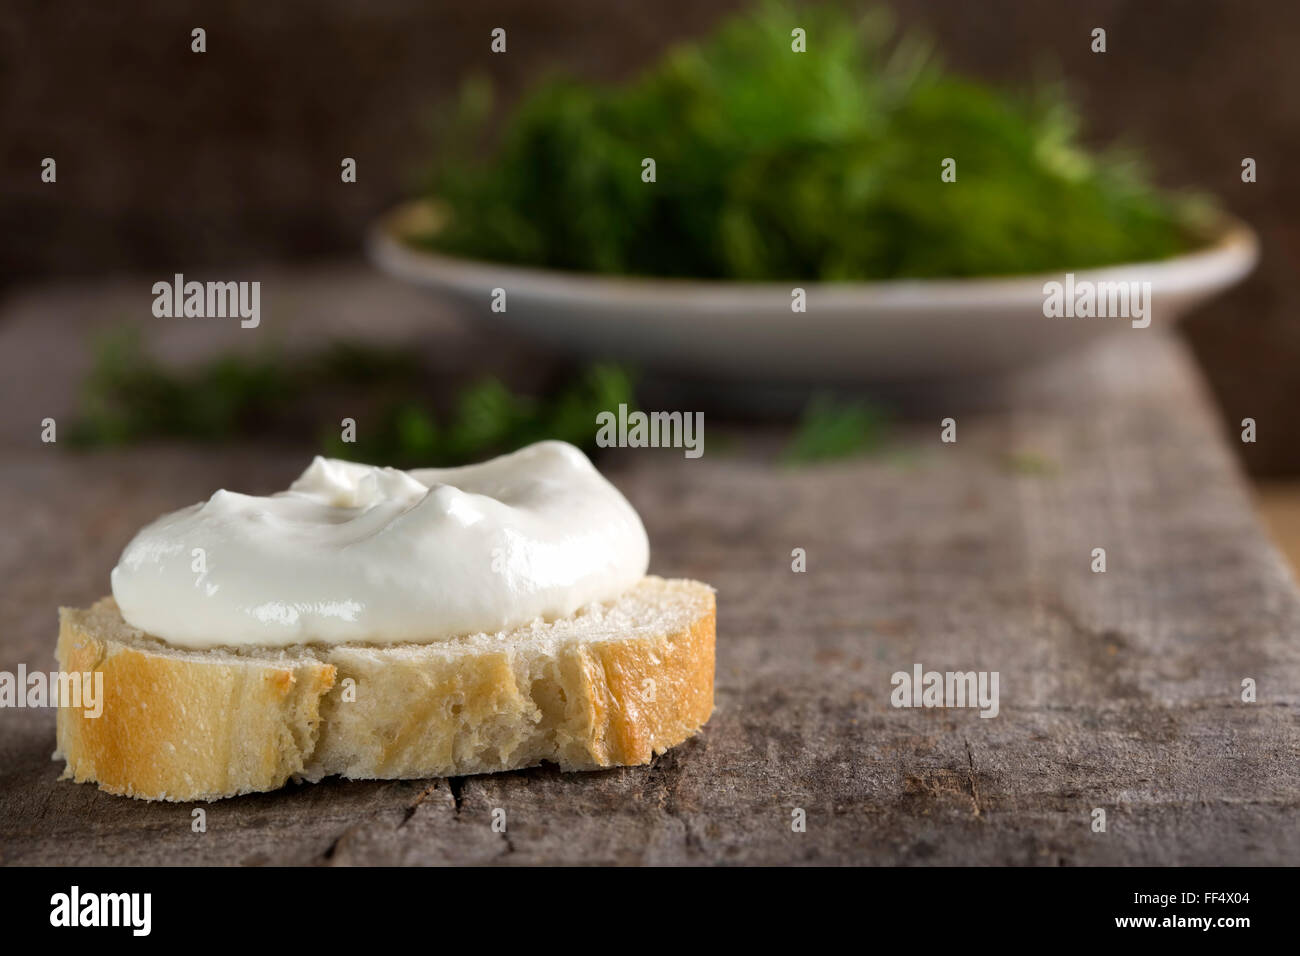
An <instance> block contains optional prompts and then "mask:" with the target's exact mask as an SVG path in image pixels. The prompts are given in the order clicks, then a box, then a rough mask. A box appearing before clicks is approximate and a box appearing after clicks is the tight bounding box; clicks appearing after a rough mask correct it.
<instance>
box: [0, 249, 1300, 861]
mask: <svg viewBox="0 0 1300 956" xmlns="http://www.w3.org/2000/svg"><path fill="white" fill-rule="evenodd" d="M279 280H280V281H279V283H278V285H277V284H275V283H264V285H273V286H274V287H275V288H276V289H279V290H280V292H279V294H280V295H281V296H282V299H281V301H282V302H287V301H289V300H290V299H293V300H294V301H296V302H297V303H298V305H297V307H296V308H297V311H298V312H299V313H309V314H310V316H311V318H310V322H311V323H312V324H311V326H310V327H311V328H313V329H319V328H322V327H326V328H332V327H333V325H331V323H334V324H335V325H347V324H348V323H349V321H351V317H352V316H355V315H358V314H367V310H368V309H369V310H373V313H374V314H382V315H386V316H388V317H389V318H390V319H393V318H394V317H396V321H397V322H398V324H399V325H400V324H401V323H402V322H408V324H409V327H411V328H414V327H416V326H417V325H419V327H420V328H422V329H425V330H426V331H427V330H429V329H433V330H434V332H435V334H437V335H441V336H444V338H442V339H440V341H441V342H442V343H443V347H442V348H441V351H440V354H441V355H443V357H444V358H445V359H446V360H447V361H448V362H449V363H450V364H452V365H456V364H457V363H460V364H461V365H463V364H465V363H472V362H473V361H474V356H475V354H477V353H475V352H473V350H472V349H469V345H468V343H470V342H472V341H473V340H474V337H473V336H472V335H467V334H466V333H464V332H463V330H458V329H459V327H457V326H455V325H454V324H453V323H451V322H450V321H448V320H447V319H446V317H441V318H438V319H436V321H435V320H432V319H430V318H429V314H428V311H427V307H426V305H425V303H424V302H423V300H421V299H419V298H418V297H416V296H413V295H412V294H411V293H409V292H407V291H406V290H404V289H401V288H400V287H396V286H394V285H392V284H391V283H388V282H386V281H384V280H382V279H379V278H377V277H373V276H371V275H370V274H369V273H368V272H366V271H365V270H364V269H360V268H350V269H342V270H330V271H328V272H323V273H318V272H309V273H306V274H302V273H286V274H283V275H281V276H279ZM139 285H140V286H141V287H142V288H144V289H147V287H148V284H147V283H146V282H143V280H142V281H141V283H140V284H139ZM142 295H143V293H142V292H141V291H140V289H138V288H136V284H131V283H124V284H117V285H98V286H89V287H82V288H78V289H73V290H71V291H69V290H66V289H65V290H44V291H40V290H38V291H37V292H34V293H31V294H28V295H24V296H21V297H18V298H16V299H12V300H11V301H10V302H9V303H8V306H7V307H6V309H5V313H4V316H3V318H0V354H2V355H3V362H4V386H3V387H4V389H5V391H4V393H3V395H2V396H0V397H3V400H4V402H5V406H4V407H5V408H6V416H5V417H6V419H7V423H6V425H5V428H4V431H3V433H2V434H0V440H2V441H3V446H2V447H3V449H4V450H3V455H4V466H3V471H2V472H0V483H2V484H0V527H4V528H5V534H4V536H3V537H2V538H0V580H3V582H4V583H3V587H2V592H3V597H2V599H0V620H3V621H4V625H5V626H4V628H3V631H2V632H0V669H4V670H9V671H13V670H15V669H16V667H17V664H18V663H19V662H20V661H21V662H24V663H26V664H27V666H28V667H29V668H36V667H43V668H46V669H48V668H50V667H52V666H53V656H52V653H51V651H52V648H53V643H54V633H55V608H56V607H57V606H58V605H59V604H79V603H85V602H88V601H90V600H92V599H94V598H95V597H97V596H98V595H99V594H101V593H103V592H104V591H105V590H106V588H107V577H108V571H109V569H110V568H111V567H112V565H113V563H114V562H115V560H116V557H117V554H118V553H119V551H120V549H121V547H122V546H123V544H124V543H125V542H126V540H127V539H128V538H129V536H130V534H131V533H132V532H133V531H134V530H135V528H136V527H138V526H139V525H140V524H142V523H143V522H145V521H147V520H148V519H150V518H152V517H154V516H155V515H156V514H157V513H159V512H161V511H162V510H164V509H168V508H173V507H178V506H180V505H183V504H187V503H189V502H192V501H196V500H199V499H201V498H204V497H206V496H207V495H208V494H209V493H210V492H211V491H212V490H213V489H214V488H215V487H217V486H218V485H224V486H226V487H234V488H238V489H240V490H247V491H253V492H265V491H269V490H272V489H274V488H278V487H283V485H284V482H285V481H287V480H288V479H289V478H291V477H292V476H293V475H294V474H295V473H296V472H297V471H298V470H299V469H300V468H301V467H302V466H303V464H304V457H303V456H304V452H303V451H302V450H267V449H265V448H255V447H245V446H240V447H236V448H209V449H195V448H178V447H162V448H152V449H137V450H131V451H127V452H118V453H97V454H94V455H87V456H78V455H75V454H73V453H71V452H68V451H66V450H64V449H62V448H55V447H51V446H42V445H40V444H39V442H38V441H37V439H36V436H37V433H38V425H37V423H38V422H39V419H40V417H41V416H42V415H43V414H54V413H55V411H56V410H58V409H60V408H66V406H67V403H68V402H69V401H70V399H69V395H70V394H71V392H70V389H71V383H73V382H74V381H75V377H76V376H75V374H74V373H75V372H76V371H77V370H78V369H79V368H80V367H82V365H84V340H85V336H86V334H87V330H88V329H89V328H91V327H93V326H94V325H95V324H96V323H100V322H105V321H109V320H110V319H109V318H108V317H110V316H112V315H113V314H114V312H115V310H117V309H122V308H125V309H138V308H140V305H139V303H140V296H142ZM295 296H296V297H297V298H296V299H294V297H295ZM146 301H147V300H146ZM292 311H294V310H293V309H289V308H287V307H286V308H285V309H284V313H285V314H288V313H289V312H292ZM265 314H267V315H272V314H274V313H272V312H270V311H267V312H266V313H265ZM304 321H306V320H304ZM420 323H423V324H422V325H421V324H420ZM303 327H305V326H299V328H303ZM190 331H191V330H189V329H186V330H183V332H182V333H177V334H183V335H188V334H190ZM166 334H168V335H170V334H172V333H171V331H170V327H169V331H168V332H167V333H166ZM205 334H206V333H205ZM221 334H228V333H225V332H223V333H221ZM936 401H937V404H939V405H943V404H944V403H945V402H946V403H947V405H946V407H945V408H943V409H938V408H936V411H935V412H934V414H933V415H930V413H929V412H927V413H926V414H927V416H928V417H927V418H924V419H922V420H920V421H919V422H917V423H914V424H912V425H908V426H904V427H903V428H902V430H901V433H900V436H899V441H898V445H897V447H896V448H895V449H894V450H892V451H891V452H890V453H887V454H884V455H880V456H875V457H872V458H868V459H864V460H859V461H853V462H840V463H835V464H829V465H824V466H817V467H805V468H797V469H796V468H788V467H785V466H781V465H779V464H776V463H775V461H774V458H775V452H776V450H777V448H778V447H779V440H780V436H781V433H780V430H779V429H773V428H771V427H764V428H757V427H733V428H732V429H730V430H728V429H726V428H724V427H723V426H722V425H718V426H713V425H712V423H711V422H707V421H706V426H707V427H706V433H705V434H706V446H705V447H706V451H705V454H704V457H703V458H701V459H698V460H686V459H685V458H684V457H683V456H682V455H681V454H680V452H674V451H671V450H628V451H621V452H618V453H615V454H613V455H611V456H609V457H607V458H606V459H604V460H603V461H602V467H604V468H605V470H606V471H607V473H608V474H609V475H610V476H611V477H612V478H613V480H614V481H615V482H616V483H617V484H618V485H619V486H620V487H621V488H622V489H623V490H624V491H625V493H626V494H627V495H628V496H629V497H630V498H631V500H632V502H633V504H635V505H636V507H637V508H638V509H639V510H640V512H641V514H642V515H643V516H644V518H645V523H646V526H647V529H648V531H649V533H650V538H651V541H652V544H653V557H652V570H654V571H655V572H657V573H660V574H665V575H682V576H689V577H695V578H699V579H702V580H705V581H708V582H711V583H712V584H713V585H715V586H716V587H717V589H718V608H719V609H718V669H717V710H716V712H715V714H714V716H713V719H712V720H711V721H710V722H709V724H708V726H707V728H706V729H705V731H704V733H703V734H702V735H701V736H700V737H699V738H697V739H695V740H693V741H691V742H690V743H688V744H686V745H684V746H682V747H679V748H677V749H675V750H673V751H671V752H669V753H668V754H666V755H665V756H663V757H662V758H660V759H658V760H656V761H655V763H654V764H653V765H651V766H649V767H638V768H629V769H619V770H612V771H609V772H603V773H596V774H582V775H572V776H566V775H562V774H560V773H558V772H556V771H554V770H553V769H549V768H540V769H535V770H530V771H526V772H519V773H510V774H503V775H498V776H485V777H472V778H464V779H459V780H445V779H440V780H419V781H393V782H341V781H328V782H325V783H322V784H319V785H316V786H291V787H290V788H288V789H286V790H284V791H282V792H279V793H273V794H264V795H254V796H248V797H243V798H239V799H235V800H228V801H222V802H218V803H215V804H211V805H206V806H205V807H204V809H205V811H206V823H207V830H206V832H204V833H197V832H194V831H193V829H192V826H191V824H192V810H193V809H194V807H193V806H191V805H184V804H176V805H173V804H146V803H139V802H135V801H132V800H128V799H122V798H117V797H112V796H108V795H106V794H102V793H100V792H98V791H97V790H96V789H94V788H93V787H90V786H78V785H74V784H71V783H68V782H59V781H58V780H57V779H56V778H57V776H58V772H59V770H60V769H61V765H59V764H55V763H53V762H51V760H50V754H51V751H52V750H53V746H54V730H53V728H54V715H53V712H51V711H48V710H46V711H33V710H3V711H0V861H2V862H5V863H29V864H30V863H180V864H187V863H194V864H199V863H209V864H212V863H222V864H225V863H230V864H236V863H241V864H267V863H313V862H316V863H327V864H346V863H493V862H504V863H543V862H566V863H567V862H574V863H577V862H588V863H653V864H662V863H719V862H720V863H789V862H797V863H805V862H807V863H813V862H817V863H872V864H894V863H927V864H934V863H960V864H965V863H973V864H979V863H1014V864H1043V865H1053V866H1054V865H1077V864H1135V863H1154V864H1230V863H1258V864H1283V863H1295V862H1296V861H1297V860H1300V827H1297V826H1296V825H1295V823H1296V811H1297V804H1298V803H1300V719H1298V718H1300V711H1298V707H1300V695H1298V693H1297V688H1300V642H1298V637H1300V599H1298V595H1297V590H1296V586H1295V582H1294V580H1293V579H1292V577H1291V575H1290V572H1289V571H1288V570H1287V568H1286V566H1285V565H1284V564H1283V562H1282V561H1281V559H1280V558H1279V556H1278V554H1277V553H1276V552H1275V550H1274V549H1273V548H1272V547H1271V545H1270V544H1269V543H1268V542H1267V540H1266V538H1265V537H1264V535H1263V533H1262V532H1261V530H1260V527H1259V525H1258V522H1257V519H1256V517H1255V515H1254V513H1253V512H1252V510H1251V508H1250V505H1249V502H1248V498H1247V495H1246V492H1245V490H1244V487H1243V481H1242V477H1241V475H1240V474H1239V472H1238V470H1237V468H1236V465H1235V464H1234V461H1233V458H1232V455H1231V452H1230V450H1229V449H1228V447H1227V445H1226V441H1227V440H1232V439H1234V438H1235V436H1233V435H1224V434H1223V433H1221V431H1220V428H1219V426H1218V424H1217V420H1216V419H1215V417H1214V415H1213V413H1212V411H1211V409H1210V407H1209V405H1208V402H1207V398H1206V394H1205V392H1204V390H1203V388H1202V387H1201V384H1200V381H1199V377H1198V374H1197V372H1196V371H1195V369H1194V368H1193V367H1192V365H1191V364H1190V362H1189V360H1188V357H1187V354H1186V352H1185V351H1184V349H1183V348H1182V347H1181V346H1180V345H1179V344H1178V343H1177V342H1176V341H1175V340H1172V339H1169V338H1165V337H1162V336H1159V335H1157V334H1155V333H1152V332H1149V331H1145V330H1143V331H1137V332H1134V333H1133V334H1121V335H1118V336H1116V337H1115V339H1114V340H1113V341H1112V342H1110V343H1108V344H1106V345H1103V346H1102V347H1100V348H1098V349H1095V350H1093V351H1091V352H1088V353H1086V354H1081V355H1078V356H1075V357H1072V358H1071V359H1069V360H1068V361H1065V362H1063V363H1060V364H1058V365H1056V366H1053V367H1050V368H1046V369H1043V370H1041V371H1040V372H1038V373H1035V374H1033V375H1031V376H1028V377H1025V378H1022V379H1020V380H1018V381H1015V382H1009V383H1005V384H1004V385H1003V386H1000V387H999V388H997V389H996V390H991V391H990V390H986V391H982V392H980V393H979V394H973V393H967V394H966V395H961V394H960V393H957V394H954V395H952V396H947V397H942V398H939V399H937V400H936ZM44 409H51V411H48V412H47V411H44ZM945 415H950V416H952V417H954V418H956V419H957V422H958V441H957V442H956V443H955V444H951V445H947V444H942V443H941V442H940V441H939V425H938V421H939V419H940V418H941V417H944V416H945ZM724 434H725V436H726V437H728V438H729V439H730V440H729V441H726V442H723V441H722V440H721V439H722V437H723V436H724ZM710 440H713V441H714V446H713V449H711V448H710V445H709V444H708V442H709V441H710ZM1099 547H1100V548H1105V550H1106V557H1107V570H1106V572H1105V573H1094V572H1093V571H1092V570H1091V568H1090V565H1091V563H1092V550H1093V549H1094V548H1099ZM794 548H803V549H805V550H806V553H807V571H806V572H805V573H794V572H792V570H791V551H792V549H794ZM916 663H920V664H921V665H923V666H924V667H925V668H926V669H927V670H929V669H933V670H940V671H948V670H977V671H997V672H998V673H999V675H1000V713H999V714H998V716H997V717H996V718H992V719H984V718H980V717H979V716H978V715H977V713H976V712H975V711H973V710H958V709H896V708H894V707H891V706H890V692H891V690H892V686H891V682H890V677H891V674H893V673H894V672H895V671H910V670H911V669H912V667H913V665H914V664H916ZM1247 677H1249V678H1253V679H1254V680H1255V681H1256V682H1257V685H1258V701H1257V702H1255V703H1245V702H1243V701H1242V700H1241V684H1242V680H1243V678H1247ZM498 807H500V808H504V809H505V810H506V812H507V819H508V828H507V832H506V833H505V834H499V833H494V832H493V830H492V828H491V825H490V823H491V817H492V811H493V809H494V808H498ZM794 808H803V809H804V810H805V811H806V815H807V830H806V832H802V833H798V832H793V831H792V827H791V821H792V811H793V809H794ZM1097 808H1100V809H1103V810H1105V812H1106V822H1107V829H1106V831H1105V832H1093V829H1092V826H1091V824H1092V821H1093V810H1094V809H1097Z"/></svg>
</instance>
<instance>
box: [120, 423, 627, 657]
mask: <svg viewBox="0 0 1300 956" xmlns="http://www.w3.org/2000/svg"><path fill="white" fill-rule="evenodd" d="M649 560H650V545H649V542H648V540H647V538H646V533H645V528H644V527H643V526H642V524H641V519H640V518H639V517H638V516H637V513H636V511H635V510H634V509H633V508H632V506H631V505H630V504H629V503H628V501H627V499H626V498H624V497H623V496H622V495H621V494H620V493H619V492H618V490H617V489H616V488H615V487H614V486H613V485H611V484H610V483H609V482H608V481H606V480H605V478H603V477H602V476H601V474H600V473H599V472H598V471H596V469H595V467H594V466H593V465H592V464H591V462H590V461H588V460H587V457H586V456H585V455H584V454H583V453H582V452H581V451H579V450H578V449H577V448H574V447H573V446H572V445H568V444H565V443H564V442H557V441H545V442H539V443H537V444H535V445H530V446H528V447H527V448H522V449H520V450H519V451H517V452H514V453H513V454H510V455H503V456H502V457H500V458H495V459H493V460H492V461H487V462H483V463H482V464H477V465H468V466H465V467H463V468H426V469H417V470H415V471H398V470H396V469H392V468H375V467H372V466H369V465H361V464H355V463H352V462H347V461H339V460H335V459H326V458H319V457H318V458H316V459H315V460H314V461H313V462H312V463H311V466H310V467H309V468H308V469H307V470H306V471H305V472H303V474H302V476H301V477H300V478H298V480H297V481H295V482H294V483H293V484H292V485H291V486H290V487H289V490H288V491H282V492H279V493H278V494H274V495H270V496H268V497H257V496H253V495H241V494H235V493H234V492H230V491H218V492H217V493H216V494H214V495H213V496H212V497H211V498H210V499H208V500H207V501H206V502H204V503H201V504H196V505H192V506H190V507H188V508H183V509H181V510H180V511H176V512H173V513H172V514H169V515H165V516H163V517H162V518H159V519H158V520H157V521H155V522H153V524H151V525H149V526H148V527H146V528H144V529H143V530H142V531H141V532H140V533H139V534H137V535H136V536H135V538H134V539H133V540H132V541H131V543H130V544H128V545H127V547H126V550H125V551H123V553H122V557H121V560H119V561H118V564H117V567H115V568H114V569H113V575H112V581H113V596H114V598H116V600H117V604H118V607H119V608H120V609H121V612H122V617H123V618H124V619H125V620H126V621H127V623H129V624H131V625H133V626H134V627H138V628H140V629H141V630H143V631H145V632H147V633H149V634H151V635H153V636H155V637H158V638H161V639H162V640H164V641H166V642H168V643H170V644H173V645H176V646H178V647H187V648H207V647H218V646H231V645H233V646H240V645H256V646H262V647H284V646H287V645H291V644H300V643H316V642H318V643H327V644H339V643H352V642H356V643H383V644H391V643H403V642H433V641H437V640H441V639H446V638H449V637H453V636H456V635H460V634H473V633H477V632H480V631H482V632H487V633H495V632H497V631H502V630H508V629H510V628H513V627H517V626H519V625H522V624H527V623H528V622H530V621H533V620H536V619H538V618H542V619H547V620H550V619H555V618H559V617H567V616H569V615H571V614H573V613H574V612H575V611H577V610H578V609H579V608H580V607H582V606H583V605H586V604H589V603H592V602H595V601H606V600H612V599H613V598H616V597H618V595H620V594H621V593H623V592H624V591H625V590H627V589H628V588H630V587H631V586H632V585H634V584H635V583H636V582H637V581H639V580H640V579H641V577H642V576H644V574H645V572H646V567H647V565H648V564H649Z"/></svg>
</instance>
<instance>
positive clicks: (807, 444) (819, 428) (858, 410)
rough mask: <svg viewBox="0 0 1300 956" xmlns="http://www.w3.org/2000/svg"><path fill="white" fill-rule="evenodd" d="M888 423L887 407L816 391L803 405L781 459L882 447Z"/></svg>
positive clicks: (864, 452) (840, 454)
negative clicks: (885, 411)
mask: <svg viewBox="0 0 1300 956" xmlns="http://www.w3.org/2000/svg"><path fill="white" fill-rule="evenodd" d="M888 425H889V422H888V418H887V416H886V415H885V413H884V411H882V410H881V409H879V408H877V407H876V406H874V405H870V404H868V403H866V402H861V401H857V402H842V401H837V400H835V399H834V398H832V397H830V396H829V395H815V396H813V398H812V399H810V400H809V402H808V404H807V405H806V406H805V407H804V411H803V417H802V419H801V421H800V423H799V427H798V430H797V431H796V432H795V435H794V438H793V439H791V441H790V443H789V445H787V446H786V449H785V451H784V453H783V454H782V459H783V460H784V461H785V462H786V463H787V464H807V463H809V462H815V461H825V460H828V459H833V458H849V457H853V456H856V455H867V454H871V453H873V452H876V451H879V450H880V448H881V447H883V445H884V443H885V439H886V436H887V432H888Z"/></svg>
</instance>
